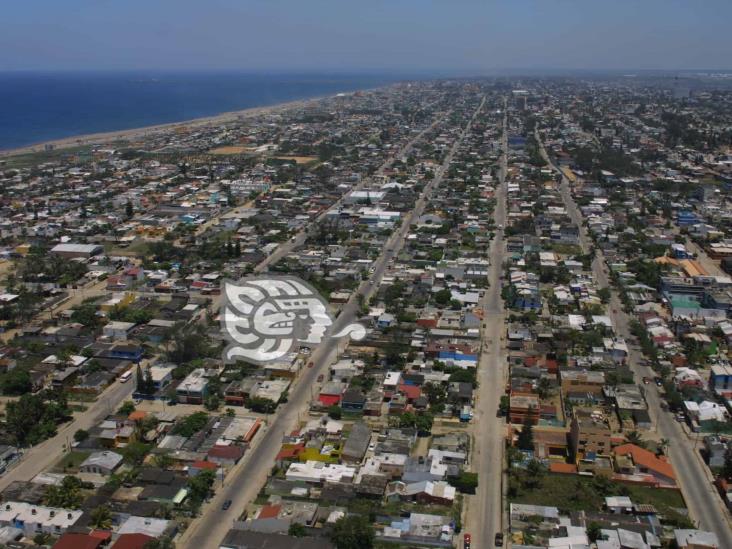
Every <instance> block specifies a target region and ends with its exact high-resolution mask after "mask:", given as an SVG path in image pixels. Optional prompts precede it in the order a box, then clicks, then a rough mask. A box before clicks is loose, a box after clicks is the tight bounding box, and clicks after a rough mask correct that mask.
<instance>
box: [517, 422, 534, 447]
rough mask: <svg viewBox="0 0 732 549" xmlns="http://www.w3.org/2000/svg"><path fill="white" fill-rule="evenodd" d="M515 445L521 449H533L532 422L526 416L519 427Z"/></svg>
mask: <svg viewBox="0 0 732 549" xmlns="http://www.w3.org/2000/svg"><path fill="white" fill-rule="evenodd" d="M516 446H518V447H519V448H520V449H521V450H527V451H532V450H533V449H534V424H533V423H532V422H531V419H530V418H529V417H527V418H526V420H525V421H524V424H523V426H522V427H521V432H520V433H519V435H518V440H517V441H516Z"/></svg>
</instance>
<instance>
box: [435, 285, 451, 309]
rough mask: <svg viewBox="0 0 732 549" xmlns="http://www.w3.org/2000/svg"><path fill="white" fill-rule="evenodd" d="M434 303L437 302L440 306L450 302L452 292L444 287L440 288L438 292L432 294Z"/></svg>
mask: <svg viewBox="0 0 732 549" xmlns="http://www.w3.org/2000/svg"><path fill="white" fill-rule="evenodd" d="M434 298H435V303H437V304H438V305H440V306H443V307H444V306H445V305H448V304H449V303H450V301H451V300H452V292H451V291H450V290H448V289H447V288H445V289H444V290H440V291H439V292H436V293H435V295H434Z"/></svg>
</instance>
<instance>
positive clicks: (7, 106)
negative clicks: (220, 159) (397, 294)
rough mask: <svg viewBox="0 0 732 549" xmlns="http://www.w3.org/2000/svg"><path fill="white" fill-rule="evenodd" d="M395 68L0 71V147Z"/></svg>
mask: <svg viewBox="0 0 732 549" xmlns="http://www.w3.org/2000/svg"><path fill="white" fill-rule="evenodd" d="M396 80H397V78H396V77H395V76H384V75H374V74H368V75H358V74H351V75H349V74H335V75H333V74H331V75H325V74H322V75H319V74H242V73H189V74H183V73H158V74H156V73H152V72H145V73H141V72H140V73H137V72H135V73H133V72H124V73H91V72H85V73H0V150H3V149H11V148H15V147H21V146H23V145H30V144H34V143H40V142H44V141H50V140H53V139H61V138H65V137H72V136H76V135H84V134H89V133H97V132H108V131H116V130H123V129H130V128H138V127H143V126H151V125H155V124H165V123H170V122H179V121H182V120H189V119H191V118H199V117H204V116H212V115H215V114H219V113H222V112H227V111H234V110H240V109H247V108H252V107H261V106H266V105H274V104H277V103H283V102H286V101H293V100H296V99H305V98H310V97H318V96H322V95H333V94H336V93H340V92H346V91H355V90H360V89H367V88H373V87H377V86H381V85H384V84H388V83H390V82H394V81H396Z"/></svg>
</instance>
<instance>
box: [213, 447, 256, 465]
mask: <svg viewBox="0 0 732 549" xmlns="http://www.w3.org/2000/svg"><path fill="white" fill-rule="evenodd" d="M245 450H246V449H245V448H244V447H243V446H235V445H228V446H218V445H217V446H214V447H213V448H211V449H210V450H209V451H208V454H207V457H208V460H209V461H212V462H213V463H217V464H218V465H221V466H222V467H223V466H230V467H232V466H234V465H236V464H237V463H239V460H240V459H241V458H242V457H243V456H244V452H245Z"/></svg>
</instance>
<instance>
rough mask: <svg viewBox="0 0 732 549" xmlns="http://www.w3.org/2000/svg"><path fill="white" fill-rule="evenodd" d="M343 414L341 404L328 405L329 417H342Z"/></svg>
mask: <svg viewBox="0 0 732 549" xmlns="http://www.w3.org/2000/svg"><path fill="white" fill-rule="evenodd" d="M342 415H343V411H342V410H341V407H340V406H336V405H335V404H334V405H333V406H328V417H330V418H331V419H341V416H342Z"/></svg>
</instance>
